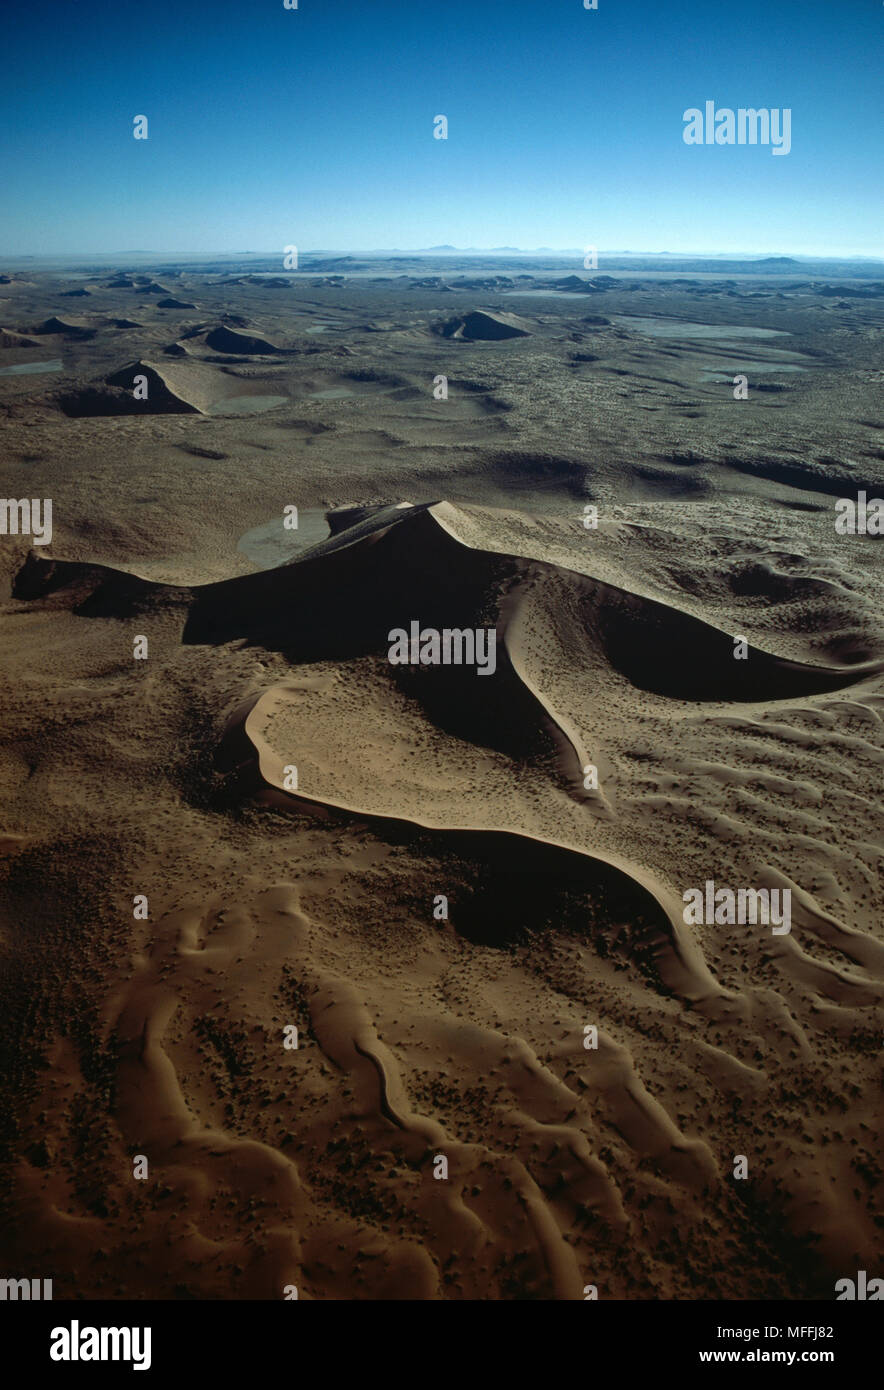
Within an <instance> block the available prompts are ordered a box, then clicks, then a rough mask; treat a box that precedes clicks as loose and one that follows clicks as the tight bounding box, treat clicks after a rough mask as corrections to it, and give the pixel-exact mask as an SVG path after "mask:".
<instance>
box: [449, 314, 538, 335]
mask: <svg viewBox="0 0 884 1390" xmlns="http://www.w3.org/2000/svg"><path fill="white" fill-rule="evenodd" d="M442 332H443V333H444V335H445V337H446V338H464V339H468V340H469V341H472V342H479V341H482V340H483V339H484V340H487V341H489V342H499V341H501V340H502V339H504V338H527V337H528V335H529V332H530V330H529V328H528V327H527V325H526V324H525V323H524V321H523V320H522V319H518V318H517V317H516V315H515V314H502V313H497V314H493V313H490V312H488V311H487V310H484V309H474V310H473V311H472V312H471V313H469V314H465V315H464V316H463V317H459V318H453V319H449V320H448V322H447V323H446V324H444V325H443V328H442Z"/></svg>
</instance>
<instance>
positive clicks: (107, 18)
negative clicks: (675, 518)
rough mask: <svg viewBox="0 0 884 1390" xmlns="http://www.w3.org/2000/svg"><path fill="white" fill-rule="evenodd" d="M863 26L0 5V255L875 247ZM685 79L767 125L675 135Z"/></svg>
mask: <svg viewBox="0 0 884 1390" xmlns="http://www.w3.org/2000/svg"><path fill="white" fill-rule="evenodd" d="M881 39H882V9H881V7H880V6H878V7H877V9H876V10H873V7H872V6H871V5H866V4H863V3H855V4H853V5H851V6H849V7H846V8H845V7H844V6H842V7H838V8H836V7H834V6H831V5H829V4H828V3H824V0H811V3H808V4H800V5H799V4H795V5H785V6H783V5H781V6H779V7H777V9H776V10H775V11H771V9H770V7H769V6H767V5H765V4H764V3H762V0H748V3H747V4H745V5H743V6H741V8H740V10H739V14H738V22H735V19H734V16H732V15H731V13H730V12H729V11H726V10H721V11H715V12H710V9H709V6H708V5H701V4H699V3H697V0H681V3H674V4H669V5H666V6H663V7H660V6H658V5H656V4H653V3H651V0H631V3H630V2H629V0H627V2H626V3H613V0H599V8H598V9H597V10H585V9H584V8H583V6H582V4H581V3H580V0H571V3H569V4H567V5H563V6H561V7H559V8H556V9H551V8H550V7H536V6H533V5H530V4H528V3H527V0H515V3H512V4H509V3H508V4H503V2H502V0H490V3H488V4H486V5H484V6H482V7H481V8H477V7H475V6H472V5H467V4H465V3H463V0H453V3H452V4H450V5H449V6H446V8H445V9H444V11H441V12H440V13H439V14H438V15H437V14H435V13H427V12H423V11H421V12H417V11H412V12H403V11H402V10H401V9H400V8H398V7H396V6H391V5H389V4H383V3H382V4H380V5H375V6H372V7H371V9H370V10H368V9H366V8H365V7H363V6H360V5H357V4H355V3H353V0H341V3H337V4H335V5H334V6H331V7H323V8H321V9H320V8H319V7H316V8H314V7H313V5H312V4H311V3H309V2H308V0H305V3H303V4H302V5H301V6H300V8H298V9H297V10H287V9H285V8H284V6H283V4H282V0H274V3H273V4H268V5H267V6H264V7H261V8H260V9H259V10H256V9H254V8H248V7H245V6H242V5H237V4H233V3H231V0H222V3H220V4H216V5H214V6H212V8H211V10H210V11H206V10H205V9H204V8H203V7H202V6H200V7H196V6H191V5H188V4H186V3H185V4H183V5H181V4H175V5H172V4H170V3H169V2H168V0H159V3H158V4H156V5H155V6H153V7H152V8H151V11H150V13H149V16H147V17H146V18H145V19H144V20H143V21H142V20H139V24H138V26H136V27H135V29H134V30H132V31H128V30H125V29H124V28H122V27H121V26H120V23H119V11H118V9H117V8H116V7H113V8H112V7H111V5H110V4H109V3H108V0H98V2H97V3H96V4H94V5H93V6H91V7H90V9H89V11H88V12H86V13H84V12H83V11H81V10H79V9H75V10H71V11H60V12H59V13H58V14H56V15H53V19H52V24H51V26H47V25H46V23H45V18H44V17H43V15H42V14H41V13H39V12H33V13H31V14H20V15H17V17H16V23H15V26H14V27H10V32H9V33H8V34H7V45H6V54H5V76H6V81H5V82H4V83H3V84H2V87H0V119H2V123H3V128H4V132H5V135H6V139H5V141H4V150H3V151H2V152H0V178H2V181H3V186H4V190H5V195H6V196H5V200H4V203H5V206H4V214H5V215H4V219H3V226H2V228H0V255H3V256H6V257H9V256H14V255H27V254H48V255H56V256H60V255H66V254H76V255H86V254H99V255H101V254H120V253H119V251H118V248H119V247H121V246H123V247H125V246H145V245H147V246H150V247H152V248H156V249H155V250H151V252H150V254H155V255H174V254H183V253H182V252H181V251H180V249H176V248H181V247H184V246H187V247H188V248H190V249H191V250H192V251H193V252H195V253H205V252H210V253H213V254H221V253H219V251H218V247H224V246H226V247H232V248H238V247H242V246H250V245H251V246H254V245H256V244H257V245H263V246H268V247H270V248H271V252H268V253H267V254H271V253H272V251H273V250H274V249H276V250H277V251H278V254H279V255H280V258H282V254H283V248H284V247H286V246H288V245H295V246H297V247H299V248H300V247H306V246H308V245H312V246H319V245H323V246H335V247H354V246H360V247H365V246H373V247H376V248H377V247H385V248H396V247H408V246H411V247H420V248H432V247H435V246H439V245H443V244H449V243H450V244H454V245H458V246H463V247H476V246H479V245H481V246H483V247H488V248H489V249H492V248H496V247H509V246H513V247H519V246H530V247H555V246H556V245H558V246H561V247H564V248H569V247H571V246H578V247H584V246H598V247H603V246H609V247H610V246H629V247H630V248H633V250H634V254H643V255H648V254H660V253H659V252H657V253H654V252H652V251H651V250H649V249H646V248H650V247H655V246H656V247H659V246H665V247H666V248H667V252H668V254H673V255H698V254H704V248H708V247H710V246H714V247H716V248H717V250H716V252H715V254H719V255H733V254H735V253H737V252H738V251H739V254H742V255H770V254H778V253H779V254H793V255H809V256H817V257H833V256H834V257H839V258H855V257H858V256H865V257H870V256H871V257H876V256H880V255H882V254H884V245H882V233H881V227H882V225H884V218H882V212H884V200H882V194H881V188H880V183H881V181H880V178H877V177H875V173H876V171H877V170H879V168H880V150H879V132H880V129H881V118H882V114H884V103H882V96H881V90H880V79H879V73H880V67H881V61H880V59H881ZM72 53H76V55H77V60H76V62H72V61H71V54H72ZM35 55H39V61H38V60H37V59H36V57H35ZM23 72H24V73H28V74H30V75H29V79H28V82H27V83H26V84H22V82H21V80H20V75H21V74H22V73H23ZM845 93H849V100H848V99H846V97H845ZM708 103H712V104H713V106H714V109H715V110H716V111H722V110H723V109H725V108H727V109H732V110H737V111H738V110H740V109H750V108H751V109H753V110H755V109H758V110H764V111H769V112H771V113H773V112H777V113H779V112H782V113H785V112H786V111H788V112H789V113H790V116H789V124H790V134H789V142H788V149H786V148H780V149H777V148H774V147H772V145H774V146H775V143H776V142H775V141H774V142H772V145H767V146H766V145H765V144H764V143H763V142H762V143H760V144H757V145H751V144H739V143H738V144H732V145H728V144H726V143H714V142H713V143H711V144H710V143H709V142H708V140H707V141H706V143H705V144H703V145H702V147H701V146H699V145H691V144H688V143H685V139H684V138H683V136H684V135H685V133H686V132H685V125H684V113H685V112H686V111H688V110H690V109H698V110H699V109H701V108H703V107H704V104H707V105H708ZM442 115H444V116H445V117H446V118H447V121H448V123H449V125H448V131H447V138H446V139H437V138H434V129H435V125H434V123H435V121H436V120H437V118H438V117H439V116H442ZM141 116H145V117H147V122H148V125H147V138H146V139H135V138H134V122H135V119H136V117H141ZM771 120H773V117H771ZM776 154H779V155H781V156H783V155H785V156H786V157H780V158H776V157H773V156H775V155H776ZM821 170H825V181H824V183H823V182H821ZM69 246H73V247H76V248H79V250H77V251H74V252H68V250H67V248H68V247H69ZM747 247H749V248H752V249H751V250H749V251H747V250H746V249H745V248H747ZM783 247H789V248H790V252H789V253H784V252H783V250H782V248H783ZM232 254H246V253H244V252H239V251H236V250H234V251H233V252H232ZM256 254H262V253H256ZM705 254H709V253H708V251H707V252H705Z"/></svg>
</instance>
